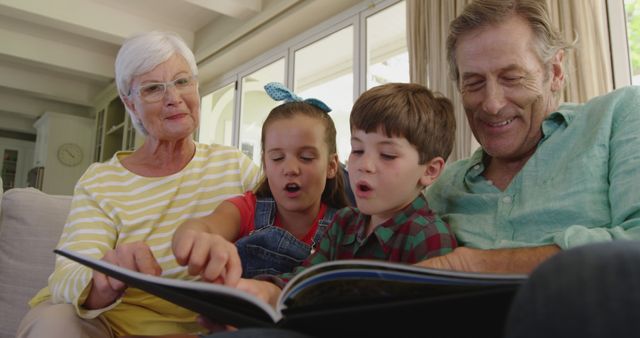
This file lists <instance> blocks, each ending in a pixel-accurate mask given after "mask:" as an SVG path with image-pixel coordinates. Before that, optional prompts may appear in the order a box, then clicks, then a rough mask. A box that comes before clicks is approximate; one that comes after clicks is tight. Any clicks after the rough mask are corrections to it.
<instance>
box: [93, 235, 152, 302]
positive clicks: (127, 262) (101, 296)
mask: <svg viewBox="0 0 640 338" xmlns="http://www.w3.org/2000/svg"><path fill="white" fill-rule="evenodd" d="M102 260H103V261H106V262H109V263H111V264H115V265H117V266H121V267H123V268H127V269H130V270H134V271H138V272H142V273H145V274H149V275H154V276H158V275H160V273H162V268H161V267H160V265H159V264H158V262H157V261H156V259H155V257H154V256H153V253H151V249H150V248H149V246H148V245H147V244H145V243H143V242H134V243H127V244H122V245H119V246H118V247H116V248H115V249H114V250H109V251H107V252H106V253H105V255H104V257H102ZM126 288H127V285H126V284H124V283H123V282H121V281H119V280H117V279H115V278H112V277H109V276H107V275H105V274H103V273H101V272H98V271H95V270H94V271H93V278H92V283H91V290H90V291H89V295H88V296H87V299H86V300H85V302H84V304H83V306H84V307H85V308H87V309H90V310H92V309H101V308H104V307H107V306H109V305H111V304H113V302H115V301H116V300H117V299H118V298H120V297H121V296H122V294H123V293H124V290H125V289H126Z"/></svg>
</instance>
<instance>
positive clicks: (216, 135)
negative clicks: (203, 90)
mask: <svg viewBox="0 0 640 338" xmlns="http://www.w3.org/2000/svg"><path fill="white" fill-rule="evenodd" d="M234 97H235V82H233V83H230V84H227V85H226V86H224V87H222V88H220V89H218V90H216V91H214V92H213V93H211V94H209V95H207V96H205V97H203V98H202V103H201V105H200V111H201V114H200V126H201V127H200V130H199V131H198V142H200V143H206V144H212V143H218V144H225V145H229V146H230V145H233V111H234V109H235V103H234V102H235V100H234Z"/></svg>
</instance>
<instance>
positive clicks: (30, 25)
mask: <svg viewBox="0 0 640 338" xmlns="http://www.w3.org/2000/svg"><path fill="white" fill-rule="evenodd" d="M304 1H307V0H51V1H48V0H45V1H43V0H0V41H1V42H2V43H0V130H2V129H5V130H6V129H14V130H18V131H20V130H21V129H22V131H26V132H29V131H30V130H31V126H32V124H33V122H34V121H35V120H36V119H37V118H38V117H39V116H41V115H42V114H43V113H44V112H46V111H54V112H61V113H66V114H73V115H80V116H92V115H93V106H94V105H95V103H96V99H97V98H98V97H100V96H101V95H104V94H103V93H104V92H106V91H109V90H113V85H112V83H113V76H114V74H113V64H114V60H115V56H116V53H117V52H118V48H119V46H120V45H121V43H122V41H123V40H124V39H125V38H126V37H128V36H131V35H132V34H135V33H138V32H143V31H150V30H169V31H174V32H176V33H178V34H180V35H181V36H182V37H183V38H184V39H185V41H187V43H188V44H189V46H190V47H191V48H192V50H193V51H194V54H195V55H196V60H197V62H198V64H199V66H200V67H201V74H200V75H201V81H203V82H204V81H209V80H211V79H212V78H213V77H214V76H216V75H218V74H216V72H214V71H209V72H204V73H202V65H203V64H207V63H210V62H211V59H212V58H215V56H216V55H217V54H219V53H221V51H223V50H224V49H225V48H226V47H228V46H230V45H231V44H233V43H234V42H235V41H238V40H239V39H242V38H243V37H246V36H248V35H249V34H251V33H252V32H254V31H255V30H257V29H258V28H261V27H262V26H264V25H266V24H267V23H269V21H271V20H272V19H273V18H275V17H276V16H278V15H280V14H282V13H284V12H285V11H287V10H289V9H291V8H292V7H293V6H294V5H296V4H298V3H301V2H304ZM203 74H204V78H203ZM207 77H208V78H207ZM21 124H22V125H24V126H25V127H24V128H20V125H21ZM11 126H18V127H11ZM33 131H34V130H33Z"/></svg>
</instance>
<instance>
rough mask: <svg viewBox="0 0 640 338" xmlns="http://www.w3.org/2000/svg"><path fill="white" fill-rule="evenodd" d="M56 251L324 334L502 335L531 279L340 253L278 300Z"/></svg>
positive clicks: (220, 315)
mask: <svg viewBox="0 0 640 338" xmlns="http://www.w3.org/2000/svg"><path fill="white" fill-rule="evenodd" d="M54 252H55V253H57V254H59V255H62V256H65V257H67V258H69V259H72V260H74V261H76V262H79V263H81V264H84V265H86V266H88V267H90V268H92V269H95V270H97V271H100V272H102V273H104V274H106V275H109V276H111V277H113V278H116V279H119V280H121V281H123V282H124V283H126V284H127V285H129V286H130V287H135V288H138V289H141V290H144V291H146V292H148V293H150V294H153V295H155V296H158V297H160V298H164V299H166V300H168V301H170V302H173V303H175V304H177V305H179V306H182V307H184V308H187V309H189V310H191V311H194V312H196V313H199V314H201V315H202V316H204V317H206V318H209V319H210V320H211V321H213V322H217V323H220V324H228V325H232V326H235V327H238V328H243V327H283V328H289V329H293V330H298V331H301V332H305V333H308V334H311V335H316V336H323V335H334V336H335V335H346V334H348V335H352V334H356V335H369V336H380V335H393V336H414V335H415V336H430V337H438V336H442V337H461V336H466V335H468V334H471V335H473V336H483V337H484V336H492V337H499V336H500V335H501V333H502V326H503V323H504V320H505V318H506V315H507V312H508V308H509V304H510V302H511V298H512V297H513V295H514V294H515V291H516V290H517V288H518V287H519V286H520V285H521V284H522V283H523V282H524V281H525V280H526V279H527V276H525V275H503V274H480V273H464V272H456V271H448V270H437V269H429V268H424V267H420V266H415V265H409V264H402V263H391V262H386V261H375V260H338V261H330V262H325V263H322V264H318V265H315V266H312V267H310V268H308V269H305V270H304V271H302V272H301V273H299V274H297V275H296V276H295V277H294V278H292V279H291V280H290V281H289V283H287V285H286V286H285V287H284V288H283V290H282V293H281V295H280V298H279V300H278V302H277V306H276V308H273V307H271V306H270V305H269V304H267V303H266V302H264V301H262V300H260V299H258V298H256V297H254V296H253V295H250V294H248V293H246V292H244V291H240V290H237V289H235V288H232V287H228V286H224V285H220V284H212V283H207V282H203V281H196V280H192V281H189V280H178V279H170V278H164V277H158V276H152V275H146V274H142V273H140V272H136V271H133V270H129V269H125V268H122V267H119V266H116V265H114V264H110V263H108V262H105V261H102V260H97V259H94V258H91V257H88V256H85V255H82V254H79V253H76V252H73V251H69V250H64V249H57V250H54Z"/></svg>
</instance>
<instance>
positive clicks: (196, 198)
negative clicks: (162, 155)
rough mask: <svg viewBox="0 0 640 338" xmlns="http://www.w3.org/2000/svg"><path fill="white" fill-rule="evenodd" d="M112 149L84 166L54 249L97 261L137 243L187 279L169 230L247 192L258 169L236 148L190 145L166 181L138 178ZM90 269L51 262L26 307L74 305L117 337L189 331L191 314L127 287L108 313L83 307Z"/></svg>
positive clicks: (167, 273)
mask: <svg viewBox="0 0 640 338" xmlns="http://www.w3.org/2000/svg"><path fill="white" fill-rule="evenodd" d="M130 154H131V152H126V151H123V152H118V153H116V154H115V155H114V156H113V158H111V159H110V160H109V161H107V162H105V163H94V164H93V165H91V166H90V167H89V168H88V169H87V171H86V172H85V173H84V174H83V176H82V177H81V178H80V180H79V181H78V183H77V185H76V187H75V191H74V196H73V201H72V205H71V211H70V213H69V216H68V218H67V222H66V224H65V227H64V230H63V233H62V236H61V238H60V241H59V242H58V247H60V248H66V249H69V250H74V251H78V252H81V253H84V254H87V255H90V256H93V257H95V258H102V256H104V253H105V252H106V251H107V250H110V249H113V248H114V247H116V246H118V245H120V244H123V243H131V242H136V241H144V242H145V243H147V244H148V245H149V247H150V248H151V251H152V252H153V254H154V256H155V258H156V259H157V260H158V263H159V264H160V266H161V267H162V276H164V277H169V278H180V279H194V277H192V276H189V274H188V273H187V271H186V269H185V267H182V266H180V265H178V264H177V262H176V260H175V258H174V256H173V253H172V251H171V238H172V235H173V233H174V231H175V229H176V228H177V227H178V226H179V225H180V224H181V223H182V222H183V221H185V220H186V219H188V218H192V217H200V216H204V215H207V214H208V213H210V212H211V211H212V210H213V209H214V208H215V207H216V206H217V205H218V203H220V202H221V201H223V200H225V199H227V198H229V197H232V196H236V195H238V194H241V193H244V192H245V191H247V190H250V189H252V188H253V187H254V186H255V184H256V183H257V180H258V176H259V168H258V167H257V166H256V165H255V164H254V163H253V162H252V161H251V160H250V159H249V158H248V157H246V156H244V155H243V154H242V153H241V152H240V151H239V150H238V149H236V148H232V147H227V146H221V145H204V144H197V146H196V153H195V155H194V157H193V159H192V160H191V161H190V162H189V164H187V166H186V167H185V168H184V169H182V170H181V171H180V172H178V173H175V174H173V175H169V176H165V177H143V176H138V175H136V174H134V173H132V172H130V171H129V170H127V169H125V168H124V167H123V166H122V164H121V163H120V159H122V158H124V157H126V156H128V155H130ZM91 274H92V272H91V270H90V269H89V268H86V267H84V266H82V265H80V264H78V263H74V262H72V261H70V260H68V259H66V258H62V257H56V265H55V270H54V272H53V273H52V274H51V276H50V277H49V285H48V287H46V288H44V289H42V290H41V291H40V292H39V293H38V294H37V295H36V296H35V297H34V298H33V299H32V300H31V302H30V305H31V306H35V305H37V304H39V303H40V302H42V301H45V300H47V299H51V301H52V302H54V303H71V304H74V305H75V307H76V309H77V311H78V314H79V315H80V316H81V317H84V318H95V317H96V316H98V315H102V316H103V317H104V318H105V319H107V321H108V322H109V323H110V324H111V326H112V327H113V329H114V330H115V332H116V334H118V335H125V334H126V335H158V334H169V333H194V332H198V331H199V330H200V329H201V328H200V327H199V326H197V324H195V314H194V313H192V312H189V311H187V310H185V309H183V308H181V307H178V306H176V305H174V304H171V303H169V302H166V301H164V300H162V299H160V298H157V297H155V296H152V295H150V294H147V293H145V292H142V291H139V290H138V289H134V288H131V289H127V290H126V292H125V294H124V296H123V297H122V298H121V299H120V300H118V301H117V302H116V303H114V304H112V305H111V306H109V307H108V308H105V309H99V310H87V309H84V308H82V307H81V306H80V305H81V304H82V303H83V302H84V300H85V299H86V296H87V294H88V290H89V288H88V286H89V285H90V282H91Z"/></svg>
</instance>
